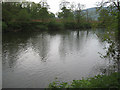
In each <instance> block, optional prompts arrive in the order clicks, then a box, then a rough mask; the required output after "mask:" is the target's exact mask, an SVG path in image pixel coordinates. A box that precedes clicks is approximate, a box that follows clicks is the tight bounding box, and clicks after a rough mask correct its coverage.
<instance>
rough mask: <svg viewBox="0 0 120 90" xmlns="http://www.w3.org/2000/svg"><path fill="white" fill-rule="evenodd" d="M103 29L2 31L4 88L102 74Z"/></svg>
mask: <svg viewBox="0 0 120 90" xmlns="http://www.w3.org/2000/svg"><path fill="white" fill-rule="evenodd" d="M97 33H104V31H103V30H101V29H98V30H81V31H77V30H76V31H70V30H66V31H61V32H35V33H6V34H3V46H2V47H3V55H2V56H3V57H2V63H3V88H46V87H48V85H49V83H50V82H52V81H55V79H56V78H57V80H60V81H71V80H75V79H81V78H82V77H84V78H87V77H92V76H95V75H97V74H101V68H102V67H105V66H106V65H107V61H105V60H104V59H102V58H100V54H99V53H98V52H100V53H105V50H104V49H103V48H104V47H105V46H106V45H107V44H106V43H105V42H102V41H101V38H100V37H99V38H98V37H97Z"/></svg>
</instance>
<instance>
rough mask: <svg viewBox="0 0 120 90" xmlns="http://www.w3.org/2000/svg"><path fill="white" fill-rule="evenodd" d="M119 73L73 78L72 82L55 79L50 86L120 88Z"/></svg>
mask: <svg viewBox="0 0 120 90" xmlns="http://www.w3.org/2000/svg"><path fill="white" fill-rule="evenodd" d="M118 77H119V75H118V73H112V74H111V75H108V76H107V75H97V76H95V77H93V78H88V79H84V78H82V79H81V80H73V81H71V82H60V81H54V82H52V83H50V84H49V88H120V83H119V82H118Z"/></svg>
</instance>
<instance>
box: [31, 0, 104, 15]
mask: <svg viewBox="0 0 120 90" xmlns="http://www.w3.org/2000/svg"><path fill="white" fill-rule="evenodd" d="M30 1H34V2H36V3H38V2H40V0H30ZM61 1H62V0H47V2H48V4H49V5H50V9H49V11H51V12H53V13H54V14H55V13H56V12H58V11H59V4H60V2H61ZM66 1H68V2H75V3H76V4H77V3H80V4H84V5H85V7H84V9H86V8H91V7H96V2H100V1H102V0H66Z"/></svg>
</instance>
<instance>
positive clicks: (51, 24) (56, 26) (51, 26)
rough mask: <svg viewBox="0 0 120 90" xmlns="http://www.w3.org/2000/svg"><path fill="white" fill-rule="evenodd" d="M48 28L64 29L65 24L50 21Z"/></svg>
mask: <svg viewBox="0 0 120 90" xmlns="http://www.w3.org/2000/svg"><path fill="white" fill-rule="evenodd" d="M48 29H49V30H62V29H63V24H62V23H58V22H49V23H48Z"/></svg>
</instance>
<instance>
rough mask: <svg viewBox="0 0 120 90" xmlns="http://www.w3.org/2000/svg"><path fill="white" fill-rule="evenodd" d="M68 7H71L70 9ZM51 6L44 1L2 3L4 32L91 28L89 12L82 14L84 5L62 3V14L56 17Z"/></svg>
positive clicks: (59, 13)
mask: <svg viewBox="0 0 120 90" xmlns="http://www.w3.org/2000/svg"><path fill="white" fill-rule="evenodd" d="M68 5H69V6H70V7H69V8H68ZM49 8H50V7H49V5H48V4H47V2H46V1H44V0H42V1H41V2H39V3H34V2H2V12H3V13H2V16H3V17H2V24H3V31H21V30H22V31H23V30H24V31H28V29H31V28H29V26H31V25H32V30H48V29H52V30H61V29H80V28H82V29H83V28H91V22H92V20H91V22H89V21H90V20H89V18H88V15H87V12H82V8H83V5H81V4H80V3H78V4H77V5H75V4H73V3H72V4H70V3H68V2H67V1H62V2H61V3H60V12H58V13H57V14H56V15H55V14H53V13H52V12H50V11H48V9H49ZM55 16H56V17H55Z"/></svg>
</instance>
